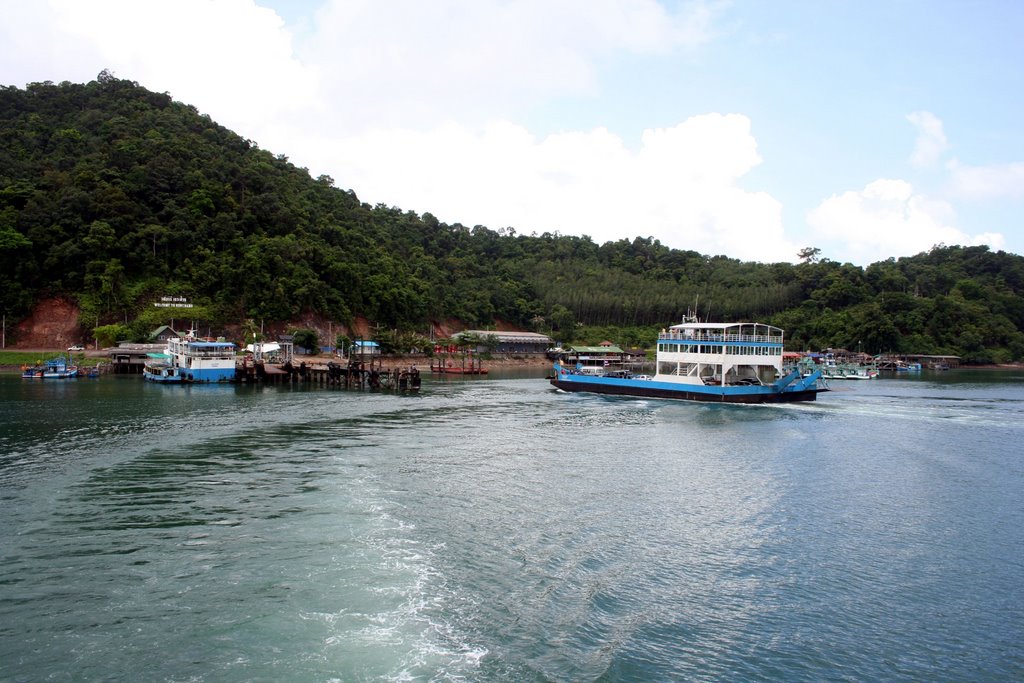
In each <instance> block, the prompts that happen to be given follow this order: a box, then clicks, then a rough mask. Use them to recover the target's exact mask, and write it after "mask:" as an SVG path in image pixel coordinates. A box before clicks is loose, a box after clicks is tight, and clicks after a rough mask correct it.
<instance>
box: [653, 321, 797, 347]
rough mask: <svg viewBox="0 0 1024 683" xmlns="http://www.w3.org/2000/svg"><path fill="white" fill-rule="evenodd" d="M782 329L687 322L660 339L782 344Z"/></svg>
mask: <svg viewBox="0 0 1024 683" xmlns="http://www.w3.org/2000/svg"><path fill="white" fill-rule="evenodd" d="M782 336H783V332H782V329H781V328H778V327H775V326H773V325H765V324H763V323H700V322H685V323H681V324H679V325H673V326H672V327H670V328H669V329H668V330H667V331H666V330H662V332H661V334H659V335H658V339H659V341H660V340H666V341H673V340H679V341H716V342H741V343H745V344H750V343H753V344H779V345H781V344H782Z"/></svg>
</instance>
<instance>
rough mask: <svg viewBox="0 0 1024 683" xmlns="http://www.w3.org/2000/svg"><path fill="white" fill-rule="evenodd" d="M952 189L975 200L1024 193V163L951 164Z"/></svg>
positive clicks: (966, 197) (1007, 196)
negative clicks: (991, 164)
mask: <svg viewBox="0 0 1024 683" xmlns="http://www.w3.org/2000/svg"><path fill="white" fill-rule="evenodd" d="M949 172H950V192H951V193H952V194H954V195H955V196H957V197H960V198H963V199H972V200H989V199H999V198H1013V199H1019V198H1021V197H1024V163H1015V164H999V165H993V166H963V165H961V164H959V163H958V162H956V161H953V162H951V163H950V164H949Z"/></svg>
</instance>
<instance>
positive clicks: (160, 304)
mask: <svg viewBox="0 0 1024 683" xmlns="http://www.w3.org/2000/svg"><path fill="white" fill-rule="evenodd" d="M153 305H154V306H156V307H157V308H192V304H190V303H189V302H188V297H184V296H162V297H160V301H157V302H156V303H154V304H153Z"/></svg>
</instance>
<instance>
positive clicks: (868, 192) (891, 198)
mask: <svg viewBox="0 0 1024 683" xmlns="http://www.w3.org/2000/svg"><path fill="white" fill-rule="evenodd" d="M955 219H956V216H955V214H954V211H953V208H952V207H951V206H950V205H949V204H948V203H946V202H943V201H934V200H930V199H928V198H927V197H924V196H923V195H919V194H915V193H914V189H913V187H912V186H911V185H910V183H908V182H906V181H904V180H886V179H882V180H876V181H874V182H872V183H870V184H868V185H867V186H865V187H864V189H863V190H861V191H859V192H853V191H849V192H844V193H843V194H841V195H833V196H832V197H830V198H828V199H826V200H825V201H823V202H822V203H821V204H820V205H818V206H817V207H816V208H814V209H812V210H811V211H809V212H808V214H807V222H808V224H809V225H810V226H811V227H812V228H814V229H815V230H817V231H818V232H819V234H820V236H822V237H826V238H829V239H831V240H834V241H836V242H838V243H841V244H843V245H844V247H843V249H842V253H843V254H845V255H846V257H844V259H843V260H850V261H852V262H854V263H860V264H867V263H871V262H874V261H878V260H882V259H886V258H889V257H891V256H911V255H914V254H917V253H920V252H922V251H927V250H928V249H930V248H931V247H932V246H934V245H936V244H950V245H951V244H962V245H976V244H988V245H989V246H991V247H993V248H996V249H1001V248H1002V247H1003V244H1004V238H1003V236H1002V235H1001V234H998V233H982V234H978V235H973V236H972V235H968V234H966V233H964V232H962V231H961V230H959V229H957V228H956V227H954V226H953V222H954V221H955Z"/></svg>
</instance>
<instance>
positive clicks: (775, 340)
mask: <svg viewBox="0 0 1024 683" xmlns="http://www.w3.org/2000/svg"><path fill="white" fill-rule="evenodd" d="M658 341H686V342H690V341H693V342H742V343H747V344H750V343H755V344H781V343H782V335H781V334H780V335H775V334H704V333H697V334H679V333H677V332H663V333H661V334H659V335H658Z"/></svg>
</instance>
